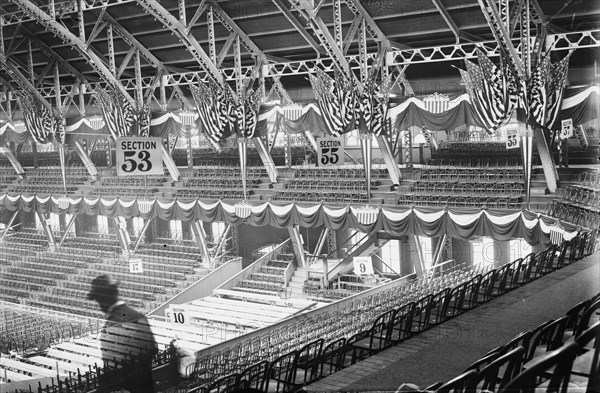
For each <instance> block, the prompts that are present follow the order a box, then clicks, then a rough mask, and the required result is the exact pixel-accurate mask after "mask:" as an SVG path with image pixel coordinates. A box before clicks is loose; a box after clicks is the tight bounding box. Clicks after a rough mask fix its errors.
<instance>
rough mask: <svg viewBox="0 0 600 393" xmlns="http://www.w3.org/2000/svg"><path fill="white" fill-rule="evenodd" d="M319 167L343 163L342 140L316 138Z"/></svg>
mask: <svg viewBox="0 0 600 393" xmlns="http://www.w3.org/2000/svg"><path fill="white" fill-rule="evenodd" d="M317 147H318V151H317V153H318V154H319V166H326V165H341V164H343V163H344V140H343V138H318V139H317Z"/></svg>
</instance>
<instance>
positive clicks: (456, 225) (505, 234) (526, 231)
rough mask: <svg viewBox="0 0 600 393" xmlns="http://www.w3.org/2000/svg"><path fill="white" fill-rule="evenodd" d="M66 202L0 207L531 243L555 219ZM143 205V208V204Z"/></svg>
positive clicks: (27, 200) (570, 228) (544, 236)
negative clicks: (245, 211) (367, 216)
mask: <svg viewBox="0 0 600 393" xmlns="http://www.w3.org/2000/svg"><path fill="white" fill-rule="evenodd" d="M68 201H69V202H68V204H67V205H66V208H65V206H63V207H61V206H60V205H59V199H58V198H55V197H50V196H44V197H41V196H25V195H14V196H11V195H9V194H4V195H0V206H2V207H3V208H5V209H7V210H9V211H15V210H17V209H19V210H23V211H25V212H31V211H38V212H40V213H49V212H53V213H61V214H62V213H68V214H86V215H98V214H100V215H104V216H107V217H114V216H121V217H125V218H131V217H141V218H143V219H149V218H153V217H154V218H155V217H158V218H160V219H162V220H175V219H177V220H182V221H186V222H191V221H196V220H200V221H222V222H225V223H226V224H232V225H238V224H241V223H247V224H249V225H252V226H264V225H271V226H274V227H279V228H286V227H290V226H292V225H299V226H300V227H304V228H312V227H322V226H325V227H328V228H331V229H333V230H339V229H343V228H356V229H358V230H360V231H361V232H365V233H368V232H371V231H377V230H384V231H386V232H388V233H390V234H392V235H394V236H404V235H412V234H416V235H420V236H428V237H437V236H443V235H444V234H447V235H448V236H450V237H453V238H458V239H474V238H477V237H480V236H490V237H492V238H494V239H496V240H500V241H505V240H510V239H515V238H524V239H525V240H526V241H527V242H529V243H531V244H538V243H546V244H547V243H548V242H549V241H550V239H549V236H550V226H551V225H553V224H554V223H555V222H556V219H554V218H552V217H546V216H543V215H539V214H537V213H533V212H529V211H516V212H513V213H511V214H508V215H507V211H505V210H497V211H496V210H493V209H488V210H480V209H461V210H460V211H454V210H453V209H448V210H444V209H440V208H433V207H432V208H428V207H422V208H418V209H406V208H402V207H391V206H390V207H381V208H379V209H378V211H377V217H376V219H375V220H370V221H369V222H368V223H361V221H362V220H359V217H358V216H359V213H360V211H359V210H360V209H356V208H354V207H351V206H350V207H339V206H327V205H324V204H316V205H308V204H295V203H294V204H273V203H262V204H258V205H254V204H251V205H250V209H251V214H250V215H249V216H248V217H244V218H241V217H239V216H238V215H237V214H236V209H235V205H233V204H228V203H225V202H223V201H215V202H203V201H200V200H193V201H179V200H166V199H157V200H154V201H152V202H150V203H148V202H149V201H138V200H135V199H127V198H97V197H95V198H87V197H76V198H68ZM142 207H144V209H142ZM562 226H563V228H564V229H565V231H566V233H565V240H569V239H570V238H572V237H574V236H575V235H576V234H577V230H578V228H577V227H575V226H574V225H571V224H568V223H562Z"/></svg>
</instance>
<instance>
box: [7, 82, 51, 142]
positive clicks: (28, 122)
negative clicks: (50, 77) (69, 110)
mask: <svg viewBox="0 0 600 393" xmlns="http://www.w3.org/2000/svg"><path fill="white" fill-rule="evenodd" d="M16 97H17V101H18V103H19V107H20V108H21V111H22V112H23V120H24V121H25V126H26V128H27V130H28V131H29V133H30V134H31V137H32V138H33V139H34V140H35V141H36V142H37V143H47V142H49V140H50V137H51V136H52V135H53V134H54V133H55V132H56V129H55V123H54V117H53V116H52V113H51V112H50V110H49V109H48V108H47V107H46V106H45V105H44V104H43V103H42V102H41V101H40V100H38V99H37V98H36V97H34V96H33V95H31V94H28V93H24V92H16Z"/></svg>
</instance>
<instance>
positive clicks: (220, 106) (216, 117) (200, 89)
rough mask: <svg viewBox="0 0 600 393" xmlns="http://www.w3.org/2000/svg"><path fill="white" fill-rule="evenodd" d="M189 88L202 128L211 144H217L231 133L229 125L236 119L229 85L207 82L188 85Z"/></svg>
mask: <svg viewBox="0 0 600 393" xmlns="http://www.w3.org/2000/svg"><path fill="white" fill-rule="evenodd" d="M190 88H191V90H192V96H193V97H194V101H195V102H196V108H197V109H198V116H199V119H200V123H201V124H202V129H203V130H204V133H205V134H206V136H207V137H208V139H209V140H210V141H211V142H212V143H213V144H218V143H219V142H220V141H221V140H222V139H225V138H227V137H228V136H229V135H230V134H231V125H232V124H233V122H234V121H236V116H235V113H234V112H235V107H234V104H233V101H232V99H231V93H230V92H229V86H225V87H223V86H220V85H218V84H217V83H215V82H209V83H208V84H205V83H200V84H198V86H190Z"/></svg>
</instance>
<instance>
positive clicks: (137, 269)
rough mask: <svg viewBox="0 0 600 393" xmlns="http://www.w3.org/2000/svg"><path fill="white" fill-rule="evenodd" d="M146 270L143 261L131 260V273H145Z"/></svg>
mask: <svg viewBox="0 0 600 393" xmlns="http://www.w3.org/2000/svg"><path fill="white" fill-rule="evenodd" d="M143 272H144V268H143V267H142V260H141V259H130V260H129V273H143Z"/></svg>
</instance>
